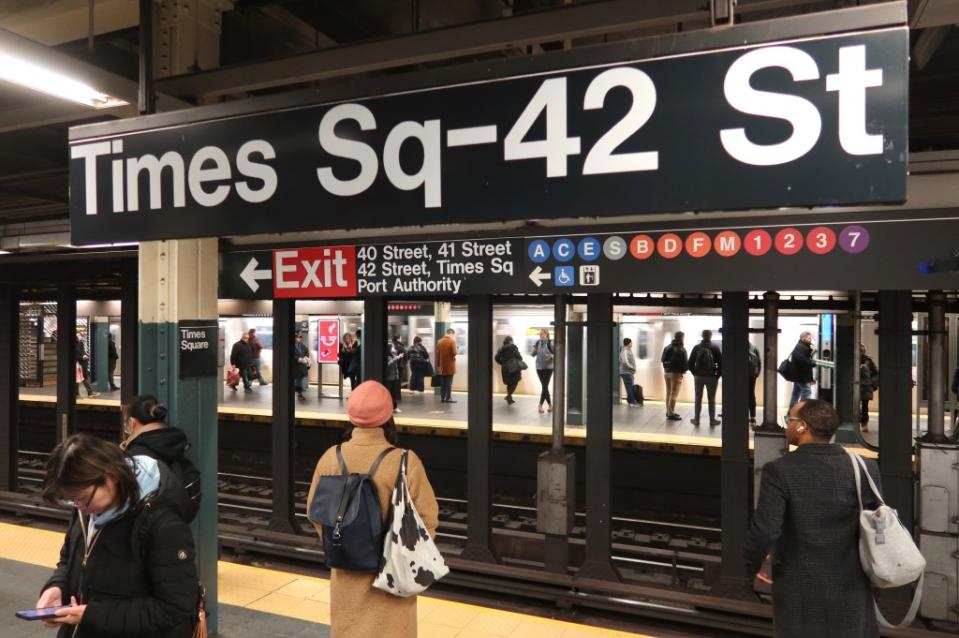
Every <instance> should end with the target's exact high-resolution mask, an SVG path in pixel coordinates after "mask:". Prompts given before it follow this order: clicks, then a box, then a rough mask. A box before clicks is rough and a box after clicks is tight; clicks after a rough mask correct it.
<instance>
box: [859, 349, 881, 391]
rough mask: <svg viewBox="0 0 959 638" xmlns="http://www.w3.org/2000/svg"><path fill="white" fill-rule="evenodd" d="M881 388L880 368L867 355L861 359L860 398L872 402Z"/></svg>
mask: <svg viewBox="0 0 959 638" xmlns="http://www.w3.org/2000/svg"><path fill="white" fill-rule="evenodd" d="M878 388H879V368H877V367H876V362H875V361H873V360H872V357H870V356H869V355H867V354H864V355H862V356H860V357H859V398H860V399H867V400H871V399H872V397H873V392H875V390H877V389H878Z"/></svg>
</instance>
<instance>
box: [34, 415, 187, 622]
mask: <svg viewBox="0 0 959 638" xmlns="http://www.w3.org/2000/svg"><path fill="white" fill-rule="evenodd" d="M171 481H175V478H173V477H172V476H171V475H170V474H169V470H168V469H167V468H166V467H164V466H162V465H160V464H159V463H157V461H155V460H154V459H151V458H149V457H146V456H137V457H130V456H128V455H126V454H125V453H124V452H123V451H122V450H120V448H119V447H118V446H116V445H114V444H112V443H109V442H107V441H103V440H101V439H97V438H94V437H92V436H89V435H86V434H78V435H75V436H72V437H70V438H69V439H67V440H66V441H64V442H63V443H61V444H60V445H58V446H57V447H56V448H55V449H54V450H53V453H52V454H51V455H50V460H49V462H48V464H47V476H46V479H45V481H44V486H43V497H44V499H45V500H46V501H47V502H50V503H61V504H69V505H71V506H72V507H74V508H75V510H74V513H73V518H72V519H71V520H70V527H69V528H68V530H67V534H66V539H65V542H64V543H63V547H62V548H61V549H60V561H59V562H58V564H57V568H56V570H55V571H54V573H53V576H52V577H51V578H50V580H49V581H47V583H46V585H44V587H43V593H41V594H40V599H39V600H38V601H37V607H38V608H40V607H54V606H59V605H64V604H65V605H69V607H66V608H64V609H62V610H60V611H58V612H57V617H56V619H55V620H53V621H46V622H44V624H45V625H46V626H47V627H59V628H60V631H59V632H58V633H57V637H58V638H107V637H110V638H120V637H128V636H129V637H130V638H133V637H134V636H135V637H136V638H190V637H191V636H192V635H193V629H194V625H195V624H196V621H197V609H198V603H199V588H198V582H197V575H196V567H195V566H194V558H195V551H194V546H193V535H192V533H191V532H190V528H189V526H188V525H187V524H186V523H184V522H183V521H182V520H181V519H180V515H179V514H178V513H177V511H176V510H175V509H174V507H173V504H172V503H168V502H166V501H167V500H168V498H167V495H168V494H170V492H171V489H168V488H170V487H171V485H172V483H171Z"/></svg>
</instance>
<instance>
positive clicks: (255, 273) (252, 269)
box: [240, 257, 273, 292]
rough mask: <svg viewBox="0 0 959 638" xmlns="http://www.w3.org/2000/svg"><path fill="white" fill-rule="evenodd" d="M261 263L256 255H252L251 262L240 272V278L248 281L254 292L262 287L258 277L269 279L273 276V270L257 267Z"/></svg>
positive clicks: (247, 283)
mask: <svg viewBox="0 0 959 638" xmlns="http://www.w3.org/2000/svg"><path fill="white" fill-rule="evenodd" d="M259 265H260V262H258V261H257V260H256V257H250V263H248V264H247V265H246V268H244V269H243V272H241V273H240V279H242V280H243V281H244V282H246V285H247V286H249V287H250V290H252V291H253V292H256V291H257V290H259V289H260V284H258V283H257V279H269V278H271V277H272V276H273V271H272V270H257V269H256V267H257V266H259Z"/></svg>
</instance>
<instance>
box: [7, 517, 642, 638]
mask: <svg viewBox="0 0 959 638" xmlns="http://www.w3.org/2000/svg"><path fill="white" fill-rule="evenodd" d="M62 542H63V534H62V533H57V532H51V531H47V530H43V529H37V528H31V527H26V526H21V525H11V524H7V523H0V618H3V619H4V620H3V623H2V625H0V634H2V635H3V636H4V638H21V637H26V636H30V637H34V636H36V637H39V636H46V637H49V636H52V635H53V631H52V630H48V629H45V628H44V627H43V625H41V624H40V623H37V622H27V621H21V620H17V619H15V618H14V616H13V612H14V611H16V610H18V609H29V608H32V607H33V606H34V605H35V603H36V599H37V596H38V595H39V590H40V587H41V586H42V585H43V583H44V582H45V581H46V579H47V578H48V577H49V575H50V571H51V570H52V569H53V567H54V566H55V564H56V560H57V556H58V555H59V551H60V545H61V543H62ZM218 577H219V602H220V607H219V613H220V633H219V634H218V635H219V636H223V637H224V638H241V637H242V638H270V637H277V638H279V637H283V638H307V637H309V638H327V637H328V636H329V635H330V630H329V626H328V624H327V623H329V619H330V597H329V588H330V584H329V581H328V580H326V579H325V578H316V577H311V576H303V575H300V574H292V573H287V572H282V571H277V570H273V569H265V568H261V567H250V566H246V565H238V564H236V563H228V562H223V561H221V562H220V563H219V568H218ZM417 610H418V624H419V632H418V635H419V638H514V637H515V638H525V637H527V636H533V637H535V638H598V637H599V636H607V637H609V638H630V637H632V638H644V636H645V638H650V637H649V636H646V635H645V634H636V633H629V632H624V631H615V630H611V629H606V628H598V627H590V626H587V625H580V624H575V623H570V622H564V621H559V620H552V619H549V618H542V617H539V616H531V615H527V614H519V613H515V612H509V611H503V610H499V609H492V608H489V607H481V606H477V605H468V604H464V603H457V602H451V601H447V600H443V599H440V598H436V597H432V596H420V597H419V600H418V604H417ZM388 629H389V628H387V627H384V632H383V636H384V638H388V636H389V631H388Z"/></svg>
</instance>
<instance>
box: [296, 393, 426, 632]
mask: <svg viewBox="0 0 959 638" xmlns="http://www.w3.org/2000/svg"><path fill="white" fill-rule="evenodd" d="M391 405H392V400H391V399H390V393H389V391H388V390H387V389H386V388H385V387H383V384H381V383H379V382H377V381H366V382H364V383H362V384H360V385H359V386H357V388H356V390H355V391H353V393H352V394H350V398H349V401H348V403H347V408H346V410H347V415H348V416H349V419H350V425H349V426H348V428H347V433H346V436H347V437H348V440H347V441H346V443H344V444H343V445H342V447H341V448H340V451H341V452H342V454H343V460H344V461H345V464H346V467H347V468H348V469H349V470H350V471H351V472H367V471H369V468H370V466H371V465H372V464H373V462H374V461H375V460H376V458H377V457H378V456H379V455H380V454H382V453H383V452H385V451H386V450H389V449H390V448H391V447H392V446H394V445H396V426H395V425H394V423H393V414H392V410H391V409H390V406H391ZM336 456H337V455H336V448H335V447H331V448H330V449H329V450H327V451H326V453H324V454H323V456H322V457H321V458H320V460H319V462H318V463H317V464H316V471H315V472H314V474H313V483H312V485H311V487H310V493H309V496H308V497H307V501H306V502H307V504H309V503H312V502H313V495H314V494H315V493H316V489H317V486H318V485H319V482H320V478H321V477H323V476H335V475H339V474H340V466H339V463H338V462H337V458H336ZM401 457H402V454H401V453H400V451H399V450H396V451H393V452H390V453H387V454H386V456H385V457H384V458H383V460H382V462H381V464H380V466H379V468H378V469H377V471H376V473H375V474H374V475H373V483H374V484H375V486H376V492H377V495H378V496H379V500H380V508H381V512H382V514H383V515H384V517H385V516H386V515H387V513H388V512H389V511H390V507H389V502H390V495H391V494H392V491H393V486H394V484H395V483H396V475H397V473H398V471H399V467H400V459H401ZM407 462H408V468H407V486H408V488H409V493H410V497H411V499H412V501H413V506H414V507H415V508H416V511H417V512H418V513H419V515H420V518H421V519H422V521H423V526H424V527H425V528H426V530H427V532H429V534H430V536H433V537H435V536H436V527H437V524H438V522H439V506H438V504H437V502H436V496H435V495H434V493H433V487H432V486H431V485H430V482H429V479H428V478H427V476H426V470H425V469H424V467H423V462H422V461H421V460H420V458H419V457H418V456H417V455H416V453H415V452H413V451H412V450H411V451H410V452H409V458H408V461H407ZM307 507H308V508H309V505H307ZM414 528H415V526H414ZM316 529H317V532H318V533H319V534H320V535H321V536H322V534H323V527H322V526H321V525H317V526H316ZM374 578H375V574H369V573H365V572H356V571H349V570H345V569H339V568H334V569H332V570H331V574H330V630H331V632H330V635H331V636H332V638H415V637H416V635H417V634H416V629H417V628H416V596H410V597H408V598H401V597H399V596H393V595H390V594H388V593H386V592H384V591H382V590H380V589H376V588H374V587H373V579H374Z"/></svg>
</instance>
